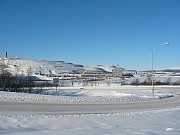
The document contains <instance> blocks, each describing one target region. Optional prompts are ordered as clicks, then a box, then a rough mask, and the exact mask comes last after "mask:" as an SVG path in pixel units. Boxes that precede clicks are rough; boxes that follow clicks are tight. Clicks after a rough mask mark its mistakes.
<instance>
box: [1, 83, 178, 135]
mask: <svg viewBox="0 0 180 135" xmlns="http://www.w3.org/2000/svg"><path fill="white" fill-rule="evenodd" d="M35 92H36V90H35ZM41 93H42V94H41V95H39V94H27V93H9V92H2V91H1V92H0V102H12V101H13V102H24V103H26V102H27V103H29V102H32V103H39V102H40V103H44V102H45V103H67V104H68V103H71V104H72V103H74V104H78V103H83V104H89V103H99V104H101V103H102V105H103V104H106V103H116V104H118V103H121V102H123V103H128V102H131V103H132V102H134V103H135V102H144V101H145V102H146V101H154V100H161V99H162V98H173V97H175V96H178V95H179V94H180V87H172V86H158V87H157V86H156V87H155V97H153V96H152V90H151V87H145V86H144V87H143V86H138V87H136V86H107V87H66V88H65V87H64V88H63V87H61V88H58V90H57V92H56V89H55V88H52V89H48V88H46V89H44V90H43V91H42V92H41ZM179 119H180V107H179V101H178V102H177V104H176V105H175V106H172V108H169V109H167V108H166V109H156V110H147V111H146V110H136V111H125V112H123V111H119V112H118V113H101V114H100V113H94V114H90V113H88V114H48V115H47V114H38V113H37V114H34V113H33V114H32V113H31V112H29V113H26V114H23V112H21V113H20V114H12V113H1V111H0V134H1V135H31V134H36V135H44V134H47V135H55V134H58V135H166V134H167V135H169V134H170V135H179V134H180V121H179Z"/></svg>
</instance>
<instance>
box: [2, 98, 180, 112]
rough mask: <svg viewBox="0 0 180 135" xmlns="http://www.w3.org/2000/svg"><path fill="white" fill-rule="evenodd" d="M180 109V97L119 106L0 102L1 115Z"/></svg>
mask: <svg viewBox="0 0 180 135" xmlns="http://www.w3.org/2000/svg"><path fill="white" fill-rule="evenodd" d="M177 107H180V95H178V96H175V97H173V98H166V99H160V100H157V101H146V102H133V103H117V104H108V103H104V104H61V103H57V104H55V103H23V102H0V114H6V113H8V114H9V113H12V114H77V113H78V114H79V113H118V112H126V111H128V112H129V111H140V110H157V109H169V108H171V109H172V108H177Z"/></svg>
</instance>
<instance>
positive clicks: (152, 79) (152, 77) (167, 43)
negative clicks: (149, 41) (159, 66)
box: [151, 42, 169, 96]
mask: <svg viewBox="0 0 180 135" xmlns="http://www.w3.org/2000/svg"><path fill="white" fill-rule="evenodd" d="M164 45H169V42H166V43H164ZM151 81H152V82H151V83H152V93H153V96H154V47H152V75H151Z"/></svg>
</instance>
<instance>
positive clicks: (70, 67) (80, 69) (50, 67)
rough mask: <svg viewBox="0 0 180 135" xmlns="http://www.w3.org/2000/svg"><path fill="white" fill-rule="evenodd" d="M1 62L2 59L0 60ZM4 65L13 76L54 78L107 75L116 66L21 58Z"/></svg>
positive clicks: (12, 59) (10, 59) (8, 61)
mask: <svg viewBox="0 0 180 135" xmlns="http://www.w3.org/2000/svg"><path fill="white" fill-rule="evenodd" d="M1 60H3V58H2V59H1ZM5 61H6V63H5V64H6V65H7V66H8V70H9V71H10V72H11V73H13V74H23V75H27V74H32V75H33V74H36V75H39V74H44V75H50V76H56V75H61V74H84V73H107V72H112V69H115V68H117V67H116V66H102V65H95V66H84V65H77V64H73V63H66V62H64V61H47V60H30V59H23V58H7V59H6V60H5Z"/></svg>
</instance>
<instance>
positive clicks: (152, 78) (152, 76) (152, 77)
mask: <svg viewBox="0 0 180 135" xmlns="http://www.w3.org/2000/svg"><path fill="white" fill-rule="evenodd" d="M151 81H152V93H153V96H154V48H153V47H152V75H151Z"/></svg>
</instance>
